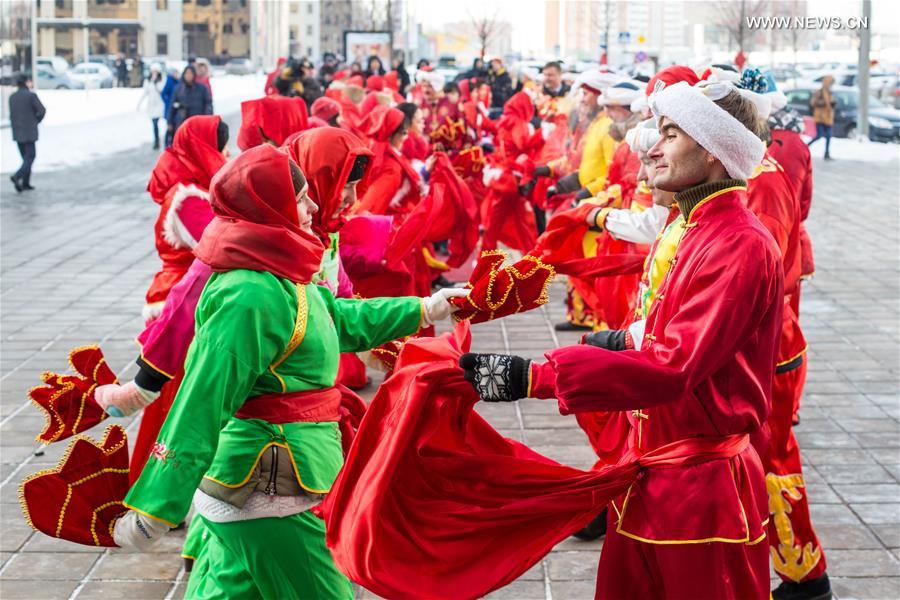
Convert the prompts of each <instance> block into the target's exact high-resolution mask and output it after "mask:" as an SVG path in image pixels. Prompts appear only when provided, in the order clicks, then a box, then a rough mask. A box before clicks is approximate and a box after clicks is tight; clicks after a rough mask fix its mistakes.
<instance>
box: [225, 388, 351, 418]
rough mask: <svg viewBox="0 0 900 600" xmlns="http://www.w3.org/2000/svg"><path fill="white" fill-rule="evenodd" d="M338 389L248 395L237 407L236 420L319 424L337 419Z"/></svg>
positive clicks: (339, 392)
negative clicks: (241, 404) (242, 403)
mask: <svg viewBox="0 0 900 600" xmlns="http://www.w3.org/2000/svg"><path fill="white" fill-rule="evenodd" d="M340 407H341V391H340V390H339V389H338V388H337V387H334V386H332V387H329V388H324V389H318V390H305V391H301V392H290V393H287V394H263V395H262V396H254V397H253V398H248V399H247V401H246V402H244V405H243V406H241V408H240V409H238V411H237V413H235V415H234V416H236V417H237V418H238V419H262V420H264V421H268V422H269V423H275V424H284V423H298V422H305V423H310V422H313V423H320V422H323V421H340V417H341V414H340Z"/></svg>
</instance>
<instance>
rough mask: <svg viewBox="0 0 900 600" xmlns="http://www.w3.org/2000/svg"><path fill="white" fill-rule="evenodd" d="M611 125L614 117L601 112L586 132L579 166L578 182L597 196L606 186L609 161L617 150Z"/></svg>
mask: <svg viewBox="0 0 900 600" xmlns="http://www.w3.org/2000/svg"><path fill="white" fill-rule="evenodd" d="M610 125H612V119H610V118H609V117H607V116H606V115H603V114H601V115H600V116H598V117H597V118H596V119H594V121H593V122H592V123H591V125H590V127H588V130H587V132H585V134H584V153H583V154H582V155H581V164H580V165H579V166H578V183H580V184H581V187H586V188H587V189H588V190H590V192H591V194H593V195H595V196H596V195H597V192H599V191H600V190H602V189H603V188H604V187H606V174H607V171H609V163H610V162H612V157H613V153H615V151H616V141H615V140H614V139H613V138H612V136H610V135H609V127H610Z"/></svg>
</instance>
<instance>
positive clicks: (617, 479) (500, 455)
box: [317, 323, 747, 598]
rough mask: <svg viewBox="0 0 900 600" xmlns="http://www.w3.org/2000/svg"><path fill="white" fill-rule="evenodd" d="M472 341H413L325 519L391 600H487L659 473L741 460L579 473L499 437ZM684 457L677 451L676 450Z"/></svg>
mask: <svg viewBox="0 0 900 600" xmlns="http://www.w3.org/2000/svg"><path fill="white" fill-rule="evenodd" d="M469 342H470V335H469V328H468V325H467V324H466V323H461V324H460V325H458V326H457V328H456V330H455V331H454V332H453V334H452V335H451V334H445V335H443V336H441V337H439V338H417V339H412V340H409V341H408V342H407V343H406V344H405V345H404V347H403V350H402V351H401V353H400V357H399V359H398V361H397V364H396V368H395V371H394V373H393V374H392V375H391V376H390V377H389V378H388V379H387V380H386V381H385V382H384V384H383V385H382V386H381V387H380V388H379V389H378V392H377V393H376V395H375V398H374V399H373V400H372V403H371V404H370V406H369V409H368V410H367V411H366V415H365V417H363V420H362V423H361V425H360V427H359V430H358V432H357V434H356V437H355V439H354V441H353V445H352V447H351V448H350V452H349V454H348V455H347V460H346V462H345V464H344V467H343V469H341V472H340V473H339V474H338V477H337V480H336V481H335V483H334V486H333V487H332V488H331V491H330V492H329V494H328V496H327V497H326V498H325V501H324V502H323V503H322V505H321V506H320V508H319V509H318V510H317V512H318V514H320V515H321V516H322V517H323V518H324V519H325V524H326V526H325V530H326V534H325V536H326V543H327V545H328V548H329V549H330V550H331V554H332V556H333V557H334V561H335V564H336V565H337V567H338V569H340V570H341V571H342V572H343V573H344V574H346V575H347V576H348V577H349V578H350V579H351V580H353V581H355V582H356V583H358V584H360V585H362V586H364V587H365V588H367V589H369V590H371V591H372V592H374V593H375V594H378V595H379V596H383V597H385V598H476V597H481V596H483V595H485V594H487V593H489V592H490V591H492V590H495V589H497V588H499V587H501V586H503V585H505V584H507V583H509V582H510V581H513V580H514V579H516V578H517V577H518V576H520V575H521V574H522V573H524V572H525V571H526V570H528V569H529V568H530V567H531V566H532V565H533V564H535V563H536V562H537V561H538V560H540V559H541V558H542V557H543V556H544V555H545V554H546V553H547V552H549V551H550V549H551V548H553V546H554V545H556V544H557V543H558V542H559V541H560V540H562V539H564V538H566V537H567V536H569V535H570V534H572V533H573V532H575V531H577V530H578V529H580V528H581V527H583V526H584V525H585V524H586V523H587V522H588V521H590V520H591V519H592V518H594V517H595V516H596V514H597V511H598V509H599V508H600V507H602V506H604V505H606V504H607V503H608V501H609V500H610V499H612V498H614V497H616V496H617V495H618V494H620V493H622V492H624V491H625V490H626V489H627V488H628V486H629V485H630V484H631V483H632V482H633V481H634V480H635V478H636V477H637V475H638V473H639V471H640V469H641V468H642V467H647V466H663V465H676V464H694V463H697V462H703V461H706V460H710V459H711V458H720V457H725V456H733V455H734V454H736V453H737V452H738V451H741V450H743V448H745V447H746V444H747V436H734V437H731V438H724V439H710V438H694V439H691V440H687V441H682V442H681V443H679V444H676V445H670V446H664V447H662V448H659V449H658V450H656V451H654V452H652V453H648V454H646V455H644V456H642V457H641V458H640V459H638V458H636V457H634V456H632V455H625V456H623V457H621V460H620V461H619V462H618V463H617V464H615V465H612V466H605V467H603V468H602V469H600V470H597V471H588V472H585V471H581V470H579V469H575V468H572V467H567V466H565V465H561V464H559V463H556V462H554V461H552V460H550V459H549V458H546V457H545V456H542V455H540V454H538V453H536V452H534V451H533V450H531V449H530V448H528V447H527V446H525V445H523V444H521V443H519V442H516V441H514V440H511V439H508V438H505V437H503V436H502V435H500V434H499V433H498V432H497V431H496V430H494V429H493V428H492V427H491V426H490V425H489V424H488V423H487V422H486V421H485V420H484V419H482V418H481V417H480V416H479V415H478V414H477V413H476V412H474V411H473V410H472V409H473V407H474V405H475V402H476V401H477V400H478V396H477V395H476V393H475V392H474V390H473V389H472V386H471V385H470V384H469V383H468V382H466V381H465V380H464V379H463V373H462V370H461V369H460V368H459V366H458V365H457V361H458V360H459V357H460V355H461V354H462V353H463V352H465V351H467V350H468V347H469ZM674 446H677V447H674Z"/></svg>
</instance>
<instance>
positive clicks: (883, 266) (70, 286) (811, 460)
mask: <svg viewBox="0 0 900 600" xmlns="http://www.w3.org/2000/svg"><path fill="white" fill-rule="evenodd" d="M230 120H232V121H233V118H232V119H230ZM232 131H236V128H233V129H232ZM38 152H40V147H38ZM154 157H155V155H154V154H153V153H152V152H150V151H149V150H143V149H142V150H139V151H132V152H128V153H123V154H121V155H119V156H117V157H115V158H111V159H104V160H100V161H95V162H93V163H92V164H90V165H85V166H84V167H81V168H78V169H70V170H66V171H59V172H55V173H51V174H37V175H35V176H34V178H33V179H34V181H33V183H34V185H36V186H37V187H38V188H39V189H38V191H35V192H31V193H29V194H22V195H16V194H15V193H14V192H13V190H12V188H11V186H10V184H9V182H8V179H7V177H5V176H4V177H3V179H2V181H3V184H2V188H0V193H2V197H0V209H2V215H0V216H2V230H0V233H2V283H0V302H2V321H0V328H2V331H0V339H2V356H0V384H2V396H0V597H2V598H4V599H13V598H29V599H37V598H41V599H43V598H76V597H77V598H126V597H127V598H131V599H141V598H178V597H180V596H181V594H182V592H183V588H184V573H183V572H182V571H181V563H180V559H179V558H178V550H179V549H180V543H181V541H182V539H183V536H182V534H181V533H179V532H174V533H172V534H171V535H170V536H168V537H167V538H166V539H165V540H164V541H163V542H162V543H161V544H160V547H158V548H156V549H155V551H154V552H153V553H151V554H146V555H137V554H132V553H128V552H124V551H120V550H97V549H92V548H87V547H82V546H76V545H74V544H70V543H67V542H63V541H60V540H55V539H51V538H48V537H46V536H43V535H42V534H38V533H34V532H32V531H31V529H30V528H29V526H28V525H27V524H26V523H25V521H24V519H23V518H22V515H21V512H20V510H19V504H18V497H17V490H18V485H19V482H20V481H21V480H22V478H23V477H24V476H26V475H28V474H30V473H32V472H34V471H37V470H39V469H44V468H48V467H50V466H51V465H54V464H55V463H56V461H57V460H58V458H59V456H60V454H61V452H62V451H63V450H64V447H65V444H61V445H54V446H50V447H48V448H46V449H44V451H43V453H42V454H41V453H36V451H38V450H40V448H39V446H38V445H37V444H36V443H35V442H34V435H35V434H36V433H37V432H38V431H39V430H40V428H41V426H42V424H43V418H42V417H41V416H40V415H39V414H38V412H37V411H36V410H35V409H34V408H33V407H32V406H30V405H29V403H28V400H27V397H26V391H27V390H28V389H29V388H30V387H32V386H34V385H37V384H38V383H39V376H40V374H41V372H42V371H44V370H47V369H56V370H59V369H62V368H64V366H65V364H66V357H67V354H68V352H69V350H70V349H71V348H73V347H75V346H78V345H82V344H87V343H97V342H99V343H100V344H101V346H102V348H103V350H104V352H105V353H106V356H107V357H108V359H109V361H110V364H111V365H112V366H113V367H114V368H115V369H117V372H118V373H119V375H120V376H121V377H123V378H128V377H129V376H131V375H133V372H134V366H133V364H132V361H133V359H134V358H135V356H136V350H137V347H136V346H135V344H134V342H133V337H134V335H135V334H136V333H137V332H138V331H139V329H140V327H141V318H140V309H141V306H142V301H143V294H144V291H145V290H146V287H147V285H148V283H149V280H150V277H151V276H152V274H153V272H154V271H155V269H156V268H157V265H158V262H157V258H156V256H155V252H154V250H153V244H152V239H151V237H150V228H151V224H152V222H153V219H154V218H155V209H156V206H155V205H154V204H153V203H152V202H150V200H149V199H148V197H147V196H146V194H145V193H144V192H143V187H144V185H145V182H146V178H147V174H148V173H149V171H150V168H151V167H152V165H153V161H154ZM815 169H816V170H815V182H816V187H815V200H814V203H813V209H812V215H811V217H810V221H809V223H808V225H809V230H810V234H811V236H812V239H813V242H814V244H815V250H816V264H817V273H816V276H815V277H814V278H813V279H812V280H811V281H810V282H807V283H806V284H805V290H804V294H803V300H802V324H803V327H804V331H805V333H806V336H807V338H808V339H809V342H810V367H809V379H808V383H807V386H806V393H805V396H804V399H803V408H802V410H801V416H802V423H801V425H800V426H799V427H798V429H797V436H798V439H799V441H800V445H801V447H802V448H803V451H804V456H805V467H804V468H805V473H806V479H807V482H808V493H809V497H810V499H811V501H812V503H813V504H812V515H813V519H814V523H815V526H816V529H817V531H818V533H819V536H820V537H821V539H822V543H823V545H824V547H825V551H826V554H827V558H828V563H829V569H828V571H829V573H830V575H831V577H832V583H833V587H834V590H835V593H836V596H837V597H838V598H840V599H842V600H843V599H850V598H860V599H862V598H897V597H900V483H898V482H900V403H898V361H900V357H898V341H900V338H898V317H900V306H898V300H900V292H898V250H900V246H898V229H900V228H898V206H900V202H898V194H897V186H896V183H897V181H898V178H900V168H898V162H897V161H894V162H890V163H867V162H858V161H836V162H834V163H830V164H826V163H823V162H822V161H821V160H820V159H816V162H815ZM562 296H563V287H562V284H560V283H556V284H554V285H553V288H552V293H551V302H550V304H548V305H547V306H546V307H543V308H542V309H539V310H536V311H533V312H531V313H528V314H524V315H518V316H515V317H512V318H509V319H505V320H502V321H498V322H494V323H487V324H483V325H479V326H477V327H476V328H475V330H474V342H475V343H474V348H475V350H477V351H501V352H512V353H516V354H520V355H523V356H527V357H531V358H538V357H540V355H541V353H542V351H543V350H545V349H547V348H551V347H554V346H556V345H560V344H568V343H573V342H574V341H575V340H576V338H577V335H576V334H571V333H557V332H555V331H554V330H553V327H552V325H553V323H555V322H557V321H560V320H561V319H562V318H563V306H562ZM371 393H372V390H371V389H370V390H369V391H368V395H369V396H370V395H371ZM479 410H480V412H481V413H482V414H484V415H485V416H486V417H487V418H488V419H489V420H490V421H491V422H492V423H493V424H494V426H495V427H497V428H498V429H499V430H500V431H502V432H503V433H504V434H506V435H508V436H510V437H513V438H516V439H519V440H522V441H524V442H526V443H528V444H530V445H532V446H533V447H534V448H536V449H537V450H538V451H540V452H543V453H545V454H546V455H548V456H550V457H552V458H554V459H557V460H559V461H561V462H564V463H567V464H571V465H573V466H577V467H582V468H587V467H589V466H591V464H592V463H593V462H594V461H593V455H592V452H591V450H590V448H589V447H588V445H587V443H586V439H585V437H584V436H583V434H581V433H580V430H578V429H577V427H576V425H575V420H574V418H571V417H562V416H560V415H559V414H558V412H557V411H556V408H555V404H553V403H548V402H539V401H535V400H528V401H523V402H519V403H517V404H511V405H481V406H479ZM117 421H118V422H121V423H122V424H123V425H124V426H126V427H127V430H128V432H129V433H133V432H135V431H136V425H137V420H136V419H113V420H112V422H117ZM96 435H98V436H99V435H100V433H99V431H98V432H97V433H96ZM600 545H601V544H600V543H599V542H591V543H588V542H581V541H578V540H574V539H568V540H565V541H563V542H562V543H560V544H559V546H557V548H556V549H555V550H554V551H553V552H551V553H550V554H549V555H548V556H547V557H546V558H545V559H544V560H543V561H542V562H541V563H539V564H537V565H535V567H534V568H532V569H531V570H530V571H529V572H528V573H526V574H525V575H523V576H522V577H521V578H520V579H519V580H518V581H515V582H513V583H512V584H510V585H509V586H507V587H506V588H503V589H501V590H498V591H497V592H495V593H494V594H493V595H492V597H496V598H514V599H532V598H534V599H537V598H557V599H560V598H573V599H575V598H592V597H593V583H594V578H595V575H596V568H597V559H598V556H599V549H600ZM359 596H360V597H370V595H369V594H367V593H366V592H364V591H360V592H359Z"/></svg>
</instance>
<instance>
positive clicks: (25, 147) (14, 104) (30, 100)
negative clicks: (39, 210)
mask: <svg viewBox="0 0 900 600" xmlns="http://www.w3.org/2000/svg"><path fill="white" fill-rule="evenodd" d="M16 85H17V86H18V88H19V89H18V90H16V91H15V92H13V94H12V95H11V96H10V97H9V124H10V127H11V128H12V136H13V140H14V141H15V142H16V144H18V146H19V154H21V155H22V166H21V167H19V170H18V171H16V172H15V173H14V174H13V175H12V177H10V179H11V180H12V182H13V185H14V186H16V191H17V192H21V191H22V190H33V189H34V188H33V187H31V165H32V164H34V157H35V142H37V139H38V123H40V122H41V121H42V120H43V118H44V115H45V114H46V113H47V110H46V109H45V108H44V105H43V104H41V101H40V100H39V99H38V97H37V94H35V93H34V92H32V91H31V86H32V83H31V77H28V76H27V75H19V78H18V79H17V80H16Z"/></svg>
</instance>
